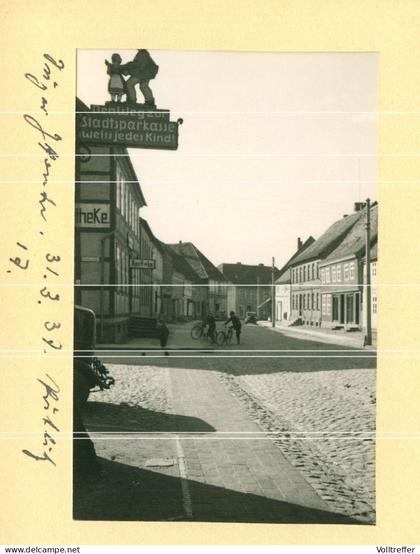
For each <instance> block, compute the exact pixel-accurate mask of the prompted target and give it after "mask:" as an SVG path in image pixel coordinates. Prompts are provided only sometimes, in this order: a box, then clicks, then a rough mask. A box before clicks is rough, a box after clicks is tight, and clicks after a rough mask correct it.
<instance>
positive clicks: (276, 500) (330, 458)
mask: <svg viewBox="0 0 420 554" xmlns="http://www.w3.org/2000/svg"><path fill="white" fill-rule="evenodd" d="M188 330H189V327H188V326H185V327H184V328H183V331H182V332H184V334H185V337H184V338H185V341H187V338H188V332H187V331H188ZM241 343H242V344H241V345H240V347H239V348H238V347H237V346H236V345H235V344H234V345H230V346H225V347H220V346H217V347H215V348H214V350H211V349H210V347H209V346H208V343H205V342H204V341H203V342H201V343H200V344H199V345H198V346H199V348H201V350H184V351H182V350H176V349H174V348H171V343H170V342H169V343H168V351H169V355H165V352H161V351H159V350H154V351H146V352H144V351H138V352H136V351H126V352H124V351H112V352H100V353H98V355H99V356H100V357H101V359H102V361H103V362H104V363H105V365H107V366H108V367H109V368H110V369H111V373H112V375H113V376H114V377H115V379H116V384H115V386H114V387H113V388H112V389H111V390H109V391H104V392H97V393H92V394H91V397H90V401H89V403H88V407H87V410H86V414H85V421H86V424H87V428H88V430H89V432H90V434H91V436H92V439H93V441H94V444H95V448H96V451H97V454H98V456H99V457H100V458H101V463H102V466H103V468H104V473H103V476H102V477H101V478H98V479H97V480H96V481H94V482H92V483H88V484H84V485H83V486H76V487H75V497H74V506H75V510H74V513H75V517H76V518H78V519H106V520H119V519H120V520H178V519H179V520H196V521H249V522H284V523H292V522H296V523H297V522H299V523H309V522H312V523H318V522H319V523H321V522H325V523H353V524H361V523H374V520H375V513H374V494H375V493H374V457H375V450H374V441H373V440H372V435H371V433H372V432H374V430H375V367H376V358H375V355H374V352H372V351H370V352H368V351H363V350H356V349H350V348H348V347H339V346H334V345H331V344H325V343H320V342H315V341H312V340H306V339H305V340H301V339H300V338H292V337H290V336H285V335H283V334H281V333H279V332H275V331H272V330H270V329H266V328H261V327H257V326H252V325H250V326H244V327H243V334H242V341H241ZM194 346H197V343H195V344H194V341H192V340H189V344H188V347H190V348H191V347H194ZM186 348H187V345H186Z"/></svg>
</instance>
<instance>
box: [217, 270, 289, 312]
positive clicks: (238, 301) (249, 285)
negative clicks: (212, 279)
mask: <svg viewBox="0 0 420 554" xmlns="http://www.w3.org/2000/svg"><path fill="white" fill-rule="evenodd" d="M218 269H219V270H220V271H221V272H222V273H223V275H224V277H225V279H226V280H227V281H228V282H229V285H228V305H229V312H230V311H234V312H235V313H236V314H237V315H238V317H239V318H241V319H243V318H244V317H245V316H246V314H247V312H254V313H256V314H257V319H261V320H267V319H269V318H271V296H272V279H273V268H272V267H271V266H266V265H264V264H258V265H247V264H242V263H240V262H237V263H236V264H227V263H223V264H220V265H219V266H218ZM278 273H279V271H278V269H277V268H274V278H277V276H278Z"/></svg>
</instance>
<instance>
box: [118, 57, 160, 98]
mask: <svg viewBox="0 0 420 554" xmlns="http://www.w3.org/2000/svg"><path fill="white" fill-rule="evenodd" d="M119 71H120V72H121V73H122V74H123V75H130V78H129V79H128V81H126V83H125V87H126V91H127V102H128V103H130V104H135V103H136V102H137V97H136V90H135V86H136V85H137V84H139V85H140V90H141V92H142V94H143V96H144V101H145V106H148V107H149V108H156V103H155V98H154V96H153V92H152V89H151V88H150V86H149V82H150V81H151V79H154V78H155V77H156V75H157V72H158V71H159V66H158V65H157V64H156V63H155V62H154V61H153V59H152V57H151V55H150V54H149V52H148V51H147V50H144V49H141V50H138V51H137V54H136V55H135V56H134V59H133V61H132V62H128V63H127V64H124V65H121V66H120V67H119Z"/></svg>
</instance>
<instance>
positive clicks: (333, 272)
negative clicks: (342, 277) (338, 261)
mask: <svg viewBox="0 0 420 554" xmlns="http://www.w3.org/2000/svg"><path fill="white" fill-rule="evenodd" d="M336 271H337V270H336V267H335V265H333V266H332V268H331V281H332V282H333V283H335V282H336V280H337V273H336Z"/></svg>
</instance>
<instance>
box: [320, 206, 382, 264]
mask: <svg viewBox="0 0 420 554" xmlns="http://www.w3.org/2000/svg"><path fill="white" fill-rule="evenodd" d="M361 212H362V217H360V219H359V220H358V221H357V222H356V223H355V224H354V226H353V227H352V228H351V229H350V231H349V232H348V233H347V235H346V236H345V237H344V239H343V240H342V241H341V242H340V244H339V245H338V246H337V248H335V249H334V250H333V251H332V252H331V253H330V254H329V255H328V256H327V257H326V258H325V260H324V261H323V263H330V262H333V261H335V260H341V259H343V258H349V257H354V256H363V255H364V253H365V250H366V208H364V209H363V210H361ZM370 236H371V244H373V243H375V242H376V241H377V238H378V204H377V203H375V204H373V205H372V206H371V209H370Z"/></svg>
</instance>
